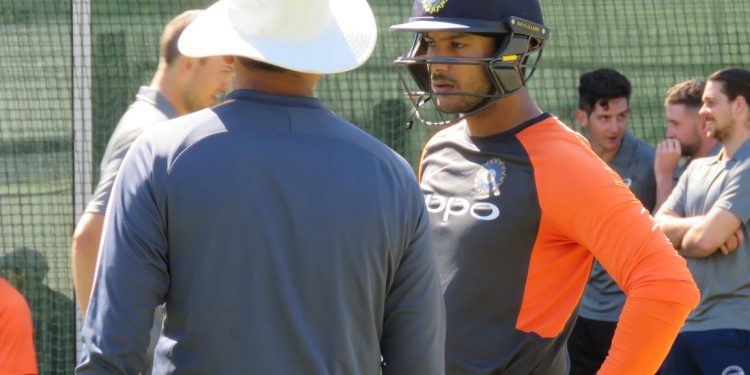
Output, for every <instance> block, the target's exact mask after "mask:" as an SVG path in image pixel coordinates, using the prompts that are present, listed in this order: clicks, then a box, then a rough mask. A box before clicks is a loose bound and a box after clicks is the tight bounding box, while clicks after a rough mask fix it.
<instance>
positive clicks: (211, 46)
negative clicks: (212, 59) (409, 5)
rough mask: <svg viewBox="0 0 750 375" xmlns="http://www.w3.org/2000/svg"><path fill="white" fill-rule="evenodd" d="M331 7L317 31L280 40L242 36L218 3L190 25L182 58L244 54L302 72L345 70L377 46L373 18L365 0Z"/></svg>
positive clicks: (340, 0)
mask: <svg viewBox="0 0 750 375" xmlns="http://www.w3.org/2000/svg"><path fill="white" fill-rule="evenodd" d="M330 8H331V12H332V17H331V22H329V24H328V25H327V26H326V27H325V29H324V30H323V31H322V32H321V33H320V34H318V35H316V36H314V37H306V36H305V35H300V37H297V38H294V40H284V39H281V38H273V37H269V36H256V35H243V34H241V33H240V32H239V31H237V30H236V29H235V28H233V27H232V23H231V22H230V18H229V9H228V7H227V2H226V1H219V2H217V3H216V4H214V5H212V6H210V7H209V8H208V9H206V10H205V11H204V12H202V13H201V14H200V15H199V16H198V17H196V19H195V20H193V21H192V22H191V23H190V25H188V27H187V28H186V29H185V31H183V33H182V35H181V36H180V40H179V41H178V48H179V50H180V53H182V54H183V55H185V56H191V57H208V56H223V55H227V56H243V57H247V58H250V59H253V60H256V61H261V62H265V63H267V64H271V65H275V66H279V67H282V68H285V69H289V70H294V71H298V72H303V73H317V74H330V73H340V72H345V71H349V70H352V69H354V68H356V67H358V66H360V65H362V64H364V63H365V61H367V59H368V58H369V57H370V55H371V54H372V51H373V50H374V49H375V42H376V40H377V27H376V24H375V17H374V16H373V13H372V10H371V9H370V6H369V5H368V4H367V1H365V0H330Z"/></svg>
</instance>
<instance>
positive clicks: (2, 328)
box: [0, 279, 37, 374]
mask: <svg viewBox="0 0 750 375" xmlns="http://www.w3.org/2000/svg"><path fill="white" fill-rule="evenodd" d="M0 301H1V302H2V304H1V305H0V374H36V373H37V367H36V354H35V353H34V334H33V323H32V321H31V311H30V310H29V305H28V304H27V303H26V300H25V299H24V298H23V296H22V295H21V294H20V293H18V292H17V291H16V290H15V289H13V287H12V286H10V284H8V283H7V282H6V281H5V280H3V279H0Z"/></svg>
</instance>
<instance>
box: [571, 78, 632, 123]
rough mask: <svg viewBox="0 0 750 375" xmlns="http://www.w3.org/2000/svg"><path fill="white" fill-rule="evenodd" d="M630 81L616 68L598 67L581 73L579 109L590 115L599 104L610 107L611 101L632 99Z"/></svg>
mask: <svg viewBox="0 0 750 375" xmlns="http://www.w3.org/2000/svg"><path fill="white" fill-rule="evenodd" d="M630 92H631V88H630V81H628V79H627V78H626V77H625V76H624V75H622V74H621V73H620V72H618V71H616V70H614V69H606V68H605V69H597V70H594V71H591V72H588V73H584V74H583V75H581V78H580V81H579V86H578V109H581V110H583V111H585V112H586V114H587V115H590V114H591V112H593V111H594V108H595V107H596V105H597V104H599V105H601V106H602V107H603V108H607V107H609V101H610V100H612V99H617V98H626V99H628V101H630Z"/></svg>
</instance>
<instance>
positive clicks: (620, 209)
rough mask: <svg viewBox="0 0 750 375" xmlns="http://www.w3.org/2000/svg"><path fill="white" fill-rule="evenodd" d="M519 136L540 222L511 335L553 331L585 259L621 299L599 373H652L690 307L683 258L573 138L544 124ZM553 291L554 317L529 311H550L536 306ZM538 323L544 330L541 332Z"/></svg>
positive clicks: (693, 299)
mask: <svg viewBox="0 0 750 375" xmlns="http://www.w3.org/2000/svg"><path fill="white" fill-rule="evenodd" d="M518 138H519V140H520V141H521V143H522V144H523V145H524V147H525V148H526V151H527V153H528V154H529V157H530V159H531V163H532V165H533V168H534V178H535V181H536V186H537V193H538V196H539V203H540V206H541V209H542V224H544V225H542V226H540V233H539V236H538V243H537V244H536V245H535V247H534V250H533V253H532V258H531V265H530V269H529V278H528V280H527V283H526V289H525V291H524V300H523V304H522V307H521V314H519V321H518V325H519V329H522V328H525V329H531V330H534V331H537V332H540V334H543V336H544V334H546V335H549V334H551V333H555V332H557V333H559V332H560V331H561V330H562V327H563V325H564V323H565V322H564V321H563V318H565V316H564V314H568V317H569V316H570V313H571V312H572V310H573V308H574V307H575V306H576V305H577V303H578V301H579V300H580V297H581V294H582V291H583V287H584V285H585V282H586V278H583V277H581V273H582V269H585V273H586V276H588V271H589V270H590V259H591V255H593V256H595V257H596V258H597V259H598V260H599V262H600V263H601V264H602V266H604V268H605V269H606V270H607V272H608V273H609V274H610V276H612V278H613V279H614V280H615V282H617V284H618V285H619V286H620V288H621V289H622V290H623V292H624V293H625V295H626V296H627V302H626V305H625V308H624V310H623V313H622V315H621V317H620V322H619V324H618V328H617V331H616V332H615V338H614V340H613V342H612V349H611V350H610V355H609V357H608V358H607V360H606V361H605V363H604V365H603V366H602V369H601V371H600V373H601V374H648V373H654V372H655V371H656V369H658V367H659V366H660V364H661V362H662V360H663V359H664V356H665V355H666V353H667V352H668V351H669V348H670V346H671V343H672V341H673V340H674V337H675V336H676V334H677V332H678V330H679V328H680V327H681V326H682V324H683V323H684V320H685V318H686V317H687V314H688V313H689V312H690V311H691V310H692V309H693V308H694V307H695V305H696V304H697V302H698V291H697V288H696V286H695V283H694V282H693V280H692V277H691V275H690V272H689V271H688V269H687V265H686V263H685V261H684V259H682V258H681V257H680V256H679V255H678V254H677V252H676V251H675V250H674V248H673V247H672V246H671V244H670V243H669V241H668V240H667V238H666V237H665V236H664V234H663V233H662V232H661V231H660V230H659V229H658V228H657V227H656V224H655V223H654V221H653V219H652V218H651V216H650V215H649V214H648V212H647V211H646V210H645V209H644V208H643V206H642V205H641V204H640V202H639V201H638V200H637V199H636V198H635V196H634V195H633V194H632V193H631V192H630V190H629V189H628V188H627V186H625V184H624V183H623V181H622V179H621V178H620V177H619V176H618V175H617V173H615V172H614V171H612V170H611V169H610V168H609V167H607V166H606V164H605V163H604V162H602V161H601V160H600V159H599V158H598V157H596V155H595V154H594V153H593V152H592V151H591V150H590V148H589V146H588V143H587V142H586V140H585V139H583V138H582V137H581V136H579V135H578V134H575V133H574V132H572V131H571V130H569V129H567V128H566V127H565V126H564V125H563V124H561V123H560V122H559V121H558V120H557V119H554V118H550V119H548V120H545V121H544V122H542V123H540V124H537V125H536V126H532V127H529V128H527V129H525V130H523V131H522V132H520V133H519V134H518ZM576 259H580V260H582V261H581V262H583V263H580V262H579V263H578V264H576V262H575V260H576ZM583 260H588V261H585V262H584V261H583ZM555 290H558V291H559V292H558V293H559V294H563V295H562V296H554V298H555V300H556V301H555V302H556V303H558V305H557V306H556V307H557V308H559V309H560V310H561V311H559V312H554V311H546V312H543V311H537V310H539V309H542V308H543V307H544V306H545V305H547V306H548V305H549V304H545V303H544V301H543V300H541V299H542V298H550V295H549V294H548V293H550V292H554V291H555ZM571 306H572V307H571ZM544 316H547V318H548V319H549V320H550V322H548V323H546V324H545V323H544V322H543V317H544ZM646 348H648V350H645V349H646Z"/></svg>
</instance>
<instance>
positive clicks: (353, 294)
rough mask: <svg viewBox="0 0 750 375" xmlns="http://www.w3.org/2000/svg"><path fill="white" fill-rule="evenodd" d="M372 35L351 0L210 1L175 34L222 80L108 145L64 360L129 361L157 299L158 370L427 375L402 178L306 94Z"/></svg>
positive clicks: (410, 210)
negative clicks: (100, 229) (194, 101)
mask: <svg viewBox="0 0 750 375" xmlns="http://www.w3.org/2000/svg"><path fill="white" fill-rule="evenodd" d="M292 4H295V5H296V6H292ZM311 14H313V15H316V16H315V17H310V15H311ZM282 20H283V21H284V22H281V21H282ZM376 35H377V30H376V26H375V19H374V16H373V14H372V10H371V9H370V7H369V5H368V4H367V2H366V1H365V0H332V1H323V0H314V1H308V2H306V3H304V4H302V5H300V4H299V3H297V2H278V1H275V0H259V1H253V2H248V1H237V0H221V1H219V2H217V3H216V4H214V5H212V6H211V7H209V8H208V9H207V10H206V11H205V12H203V13H202V14H201V15H199V16H198V17H197V18H196V19H195V20H194V21H193V22H192V23H191V24H190V25H189V26H188V27H187V29H185V31H184V33H183V35H182V36H181V37H180V41H179V48H180V51H181V52H182V53H183V54H184V55H187V56H193V57H205V56H224V57H223V58H224V59H225V60H226V61H228V62H233V63H234V66H235V72H236V84H237V87H238V89H237V90H236V91H234V92H232V93H230V94H229V96H228V100H227V101H225V102H224V103H222V104H220V105H218V106H215V107H213V108H211V109H206V110H202V111H199V112H196V113H193V114H190V115H187V116H183V117H180V118H177V119H174V120H172V121H170V122H167V123H166V124H163V125H160V126H158V127H154V128H153V129H150V130H149V131H147V132H145V133H144V134H142V135H141V137H140V138H139V139H138V140H137V141H136V142H135V143H134V145H133V146H132V149H131V150H130V152H129V153H128V155H127V156H126V157H125V160H124V161H123V164H122V167H121V169H120V173H119V174H118V177H117V178H116V181H115V185H114V187H113V190H112V198H111V201H110V206H109V210H108V215H107V220H106V223H105V226H104V234H103V240H102V250H101V257H100V262H99V264H98V267H97V275H96V282H95V285H94V291H93V294H92V299H91V305H90V307H89V310H88V314H87V316H86V320H85V322H84V329H83V338H84V345H83V354H82V362H81V364H80V365H79V367H78V368H77V369H76V371H77V373H79V374H103V373H128V374H134V373H137V372H139V371H141V370H142V369H143V364H144V360H143V353H144V351H145V347H146V343H147V341H148V328H149V326H150V323H151V321H150V316H151V313H152V311H153V309H154V307H155V306H157V305H159V304H162V303H163V304H164V309H165V312H166V314H165V319H164V328H163V331H162V334H161V336H160V338H159V341H158V343H157V346H156V351H155V358H154V373H158V374H178V373H179V374H188V373H190V374H247V373H254V374H372V375H376V374H379V373H380V372H381V370H382V373H383V374H384V375H391V374H417V375H419V374H424V375H434V374H442V373H444V349H445V338H444V335H445V310H444V305H443V300H442V296H441V291H440V286H439V281H438V275H437V270H436V262H435V259H434V256H433V254H432V251H431V250H432V246H431V239H430V235H429V223H428V213H427V210H426V206H425V202H424V197H423V196H422V194H421V191H420V188H419V185H418V183H417V181H416V178H415V176H414V173H413V171H412V169H411V167H410V166H409V164H408V163H406V161H405V160H403V158H401V157H400V156H398V155H397V154H396V153H395V152H394V151H393V150H391V149H389V148H388V147H387V146H385V145H384V144H382V143H381V142H380V141H378V140H376V139H375V138H374V137H372V136H370V135H369V134H367V133H365V132H364V131H362V130H361V129H359V128H357V127H356V126H354V125H352V124H351V123H349V122H347V121H346V120H344V119H343V118H341V117H339V116H337V115H336V114H334V113H333V112H331V111H330V110H329V109H327V108H326V107H325V106H324V105H323V104H322V102H321V101H320V100H319V99H317V98H315V97H314V96H313V92H314V88H315V86H316V84H317V82H318V80H319V79H320V77H321V75H323V74H331V73H337V72H344V71H348V70H351V69H354V68H356V67H358V66H360V65H361V64H363V63H364V62H365V61H366V60H367V58H368V57H369V56H370V54H371V53H372V51H373V49H374V47H375V41H376Z"/></svg>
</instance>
